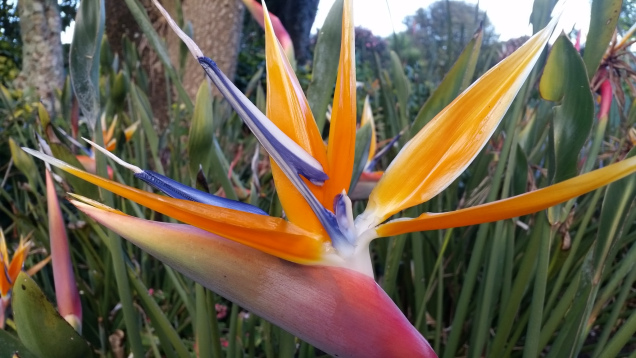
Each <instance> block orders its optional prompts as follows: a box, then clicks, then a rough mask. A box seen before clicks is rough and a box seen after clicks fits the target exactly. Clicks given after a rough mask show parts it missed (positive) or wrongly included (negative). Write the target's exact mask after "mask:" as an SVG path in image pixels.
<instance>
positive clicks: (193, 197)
mask: <svg viewBox="0 0 636 358" xmlns="http://www.w3.org/2000/svg"><path fill="white" fill-rule="evenodd" d="M135 177H136V178H138V179H140V180H143V181H144V182H146V183H147V184H148V185H150V186H152V187H153V188H155V189H157V190H161V191H162V192H163V193H165V194H166V195H168V196H171V197H173V198H176V199H183V200H189V201H196V202H199V203H203V204H208V205H212V206H218V207H221V208H226V209H232V210H239V211H243V212H247V213H252V214H259V215H267V213H266V212H265V211H263V210H261V209H260V208H258V207H256V206H254V205H250V204H246V203H242V202H240V201H235V200H231V199H227V198H222V197H220V196H216V195H212V194H208V193H206V192H203V191H200V190H197V189H194V188H192V187H189V186H187V185H184V184H181V183H179V182H178V181H176V180H172V179H170V178H168V177H166V176H163V175H161V174H159V173H155V172H153V171H152V170H144V171H143V172H141V173H135Z"/></svg>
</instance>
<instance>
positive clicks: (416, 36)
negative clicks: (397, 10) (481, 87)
mask: <svg viewBox="0 0 636 358" xmlns="http://www.w3.org/2000/svg"><path fill="white" fill-rule="evenodd" d="M404 23H405V24H406V26H407V30H406V32H404V33H403V34H401V36H396V38H394V39H393V45H394V48H396V49H397V50H398V51H400V56H401V57H402V59H403V60H405V61H406V63H407V64H409V65H416V64H417V62H418V61H425V62H426V63H425V64H426V65H428V66H432V67H429V68H432V69H433V68H434V69H435V70H434V72H433V73H431V74H432V75H433V78H438V79H441V78H439V77H441V76H443V74H444V73H446V72H447V71H448V69H449V68H450V67H451V66H452V65H453V63H454V61H455V60H456V59H457V57H458V56H459V54H460V53H461V51H462V50H463V49H464V46H466V44H467V43H468V41H470V39H471V38H472V35H473V33H474V32H475V31H476V30H477V29H478V28H479V26H480V24H481V26H482V27H483V30H484V37H483V42H482V51H483V50H485V49H488V48H490V47H491V46H492V45H493V44H495V43H496V42H497V40H498V35H496V34H495V28H494V27H493V25H492V24H491V23H490V20H489V19H488V17H487V16H486V13H484V12H483V11H481V10H479V7H478V5H473V4H467V3H465V2H463V1H437V2H434V3H433V4H431V5H430V6H429V7H428V8H427V9H419V10H417V12H416V13H415V14H414V15H411V16H407V17H406V19H405V20H404ZM420 65H421V64H420ZM478 68H479V67H478Z"/></svg>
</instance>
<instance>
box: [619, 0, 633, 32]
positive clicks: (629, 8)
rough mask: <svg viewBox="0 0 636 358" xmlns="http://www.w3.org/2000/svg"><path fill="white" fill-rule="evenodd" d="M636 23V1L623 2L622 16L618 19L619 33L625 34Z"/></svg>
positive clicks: (624, 0)
mask: <svg viewBox="0 0 636 358" xmlns="http://www.w3.org/2000/svg"><path fill="white" fill-rule="evenodd" d="M634 23H636V0H623V7H622V9H621V16H619V18H618V31H619V33H625V32H626V31H627V30H628V29H629V28H630V27H632V25H634Z"/></svg>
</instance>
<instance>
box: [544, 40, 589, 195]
mask: <svg viewBox="0 0 636 358" xmlns="http://www.w3.org/2000/svg"><path fill="white" fill-rule="evenodd" d="M539 90H540V92H541V96H542V97H543V98H545V99H547V100H549V101H553V102H559V103H560V105H559V106H556V107H555V108H554V116H553V119H552V128H553V133H554V154H555V155H554V157H555V160H554V163H553V167H554V169H553V170H552V171H551V173H549V176H550V178H551V180H552V183H558V182H560V181H562V180H565V179H569V178H571V177H573V176H575V175H576V174H577V173H578V168H577V163H578V157H579V153H580V151H581V149H582V147H583V145H584V144H585V143H586V141H587V138H588V136H589V135H590V131H591V129H592V123H593V120H594V104H593V100H592V92H591V91H590V87H589V85H588V82H587V77H586V73H585V65H584V64H583V61H582V59H581V57H580V56H579V54H578V52H577V51H576V49H574V46H573V45H572V42H571V41H570V40H569V39H568V38H567V37H566V36H565V35H561V36H559V38H558V39H557V40H556V42H555V43H554V45H553V46H552V50H551V52H550V55H549V56H548V60H547V63H546V65H545V69H544V70H543V76H541V82H540V84H539Z"/></svg>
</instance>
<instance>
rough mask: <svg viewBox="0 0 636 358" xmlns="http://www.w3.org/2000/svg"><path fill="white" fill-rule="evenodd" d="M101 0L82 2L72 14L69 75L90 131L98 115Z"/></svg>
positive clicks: (101, 21) (93, 128) (102, 4)
mask: <svg viewBox="0 0 636 358" xmlns="http://www.w3.org/2000/svg"><path fill="white" fill-rule="evenodd" d="M104 14H105V10H104V1H102V0H95V1H82V2H80V7H79V9H78V10H77V16H76V17H75V31H74V32H73V41H72V42H71V50H70V53H69V74H70V76H71V83H72V84H73V91H74V92H75V95H76V96H77V100H78V102H79V106H80V108H81V109H82V112H83V113H84V116H86V118H88V122H89V123H90V128H91V130H99V128H95V124H96V123H97V119H98V118H99V59H100V56H99V52H100V49H101V44H102V35H103V33H104Z"/></svg>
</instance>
